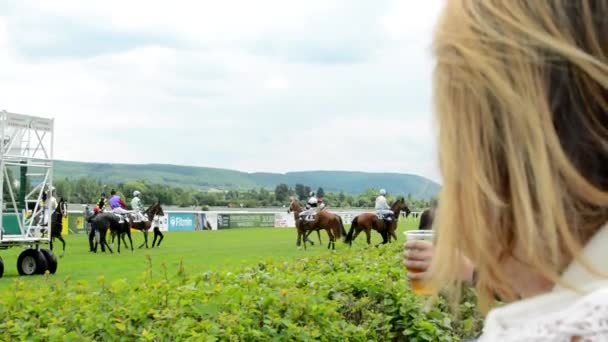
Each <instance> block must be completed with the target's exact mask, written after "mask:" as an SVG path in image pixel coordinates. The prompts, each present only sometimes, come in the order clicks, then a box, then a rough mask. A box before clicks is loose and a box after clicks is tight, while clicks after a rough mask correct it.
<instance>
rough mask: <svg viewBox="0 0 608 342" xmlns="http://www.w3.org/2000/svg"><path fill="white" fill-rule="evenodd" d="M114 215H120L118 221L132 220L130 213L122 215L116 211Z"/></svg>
mask: <svg viewBox="0 0 608 342" xmlns="http://www.w3.org/2000/svg"><path fill="white" fill-rule="evenodd" d="M114 215H116V217H118V223H125V222H130V221H129V216H128V215H121V214H117V213H114Z"/></svg>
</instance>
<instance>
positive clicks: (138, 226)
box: [129, 201, 165, 248]
mask: <svg viewBox="0 0 608 342" xmlns="http://www.w3.org/2000/svg"><path fill="white" fill-rule="evenodd" d="M144 215H146V217H147V218H148V221H141V222H133V221H134V215H129V219H130V220H131V222H132V223H131V229H135V230H139V231H141V232H142V233H144V243H142V244H141V246H139V248H142V247H144V246H146V248H148V231H150V228H154V241H152V247H154V244H155V243H156V238H157V237H159V236H160V240H159V241H158V245H159V246H160V242H161V241H163V238H164V236H163V234H162V233H161V232H160V229H157V228H158V227H152V225H153V223H154V217H155V216H165V213H164V212H163V208H162V207H161V206H160V201H158V202H156V203H154V204H153V205H151V206H150V207H149V208H148V209H146V211H144Z"/></svg>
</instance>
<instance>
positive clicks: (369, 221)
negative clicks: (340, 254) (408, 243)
mask: <svg viewBox="0 0 608 342" xmlns="http://www.w3.org/2000/svg"><path fill="white" fill-rule="evenodd" d="M391 210H392V211H393V213H394V214H395V216H394V218H393V220H392V221H391V223H390V224H388V226H387V224H386V222H385V221H384V220H381V219H379V218H378V216H377V215H376V213H363V214H360V215H357V216H356V217H355V218H354V219H353V222H352V223H351V226H350V229H349V231H348V234H347V235H346V239H345V240H344V242H346V243H348V244H349V245H352V243H353V241H354V240H355V239H356V238H357V236H358V235H359V234H360V233H361V232H362V231H365V235H366V236H367V244H368V245H369V244H371V231H372V229H373V230H375V231H377V232H378V233H380V235H382V244H385V243H387V242H390V241H391V237H392V238H394V239H395V240H397V235H396V234H395V231H396V230H397V224H398V223H399V216H400V215H401V210H404V211H405V217H408V216H409V214H410V213H411V210H410V208H409V207H408V206H407V205H406V204H405V200H404V199H403V197H401V198H399V199H397V200H396V201H395V203H393V205H392V206H391ZM353 234H354V236H353Z"/></svg>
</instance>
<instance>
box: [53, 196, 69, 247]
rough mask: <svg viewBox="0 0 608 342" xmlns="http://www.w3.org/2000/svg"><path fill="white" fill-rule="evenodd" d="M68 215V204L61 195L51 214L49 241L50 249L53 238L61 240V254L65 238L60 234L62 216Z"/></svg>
mask: <svg viewBox="0 0 608 342" xmlns="http://www.w3.org/2000/svg"><path fill="white" fill-rule="evenodd" d="M67 215H68V205H67V204H66V202H65V200H64V199H63V197H61V198H60V199H59V203H57V208H55V211H53V213H52V214H51V229H50V230H51V243H50V247H51V250H53V241H55V239H56V238H57V239H59V241H61V243H62V244H63V249H62V251H61V255H60V256H63V255H64V254H65V240H64V239H63V236H61V231H62V230H63V218H64V217H66V216H67Z"/></svg>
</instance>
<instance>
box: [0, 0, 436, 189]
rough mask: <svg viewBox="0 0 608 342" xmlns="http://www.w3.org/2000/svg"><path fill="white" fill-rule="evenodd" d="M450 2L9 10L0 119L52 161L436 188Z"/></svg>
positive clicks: (69, 5) (107, 2) (131, 4)
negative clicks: (331, 174)
mask: <svg viewBox="0 0 608 342" xmlns="http://www.w3.org/2000/svg"><path fill="white" fill-rule="evenodd" d="M441 2H442V0H427V1H409V0H408V1H404V0H395V1H381V0H375V1H364V0H360V1H353V0H336V1H333V0H319V1H317V0H307V1H285V0H257V1H248V0H241V1H233V0H223V1H178V0H173V1H162V2H154V3H162V5H154V4H152V3H153V2H150V1H124V0H120V1H115V0H104V1H82V0H53V1H47V0H39V1H30V0H1V1H0V50H1V51H2V52H1V53H0V110H1V109H5V110H7V111H10V112H16V113H23V114H31V115H38V116H45V117H54V118H55V120H56V126H55V127H56V128H55V158H57V159H67V160H79V161H101V162H125V163H170V164H185V165H196V166H211V167H221V168H232V169H238V170H242V171H271V172H287V171H297V170H358V171H378V172H407V173H415V174H419V175H422V176H426V177H429V178H431V179H434V180H439V179H440V177H439V172H438V169H437V162H436V153H435V142H434V140H435V135H436V132H435V128H434V125H433V122H432V114H431V104H430V101H431V83H430V79H431V68H432V58H431V55H430V43H431V37H432V29H433V25H434V21H435V19H436V17H437V15H438V11H439V9H440V7H441Z"/></svg>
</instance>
